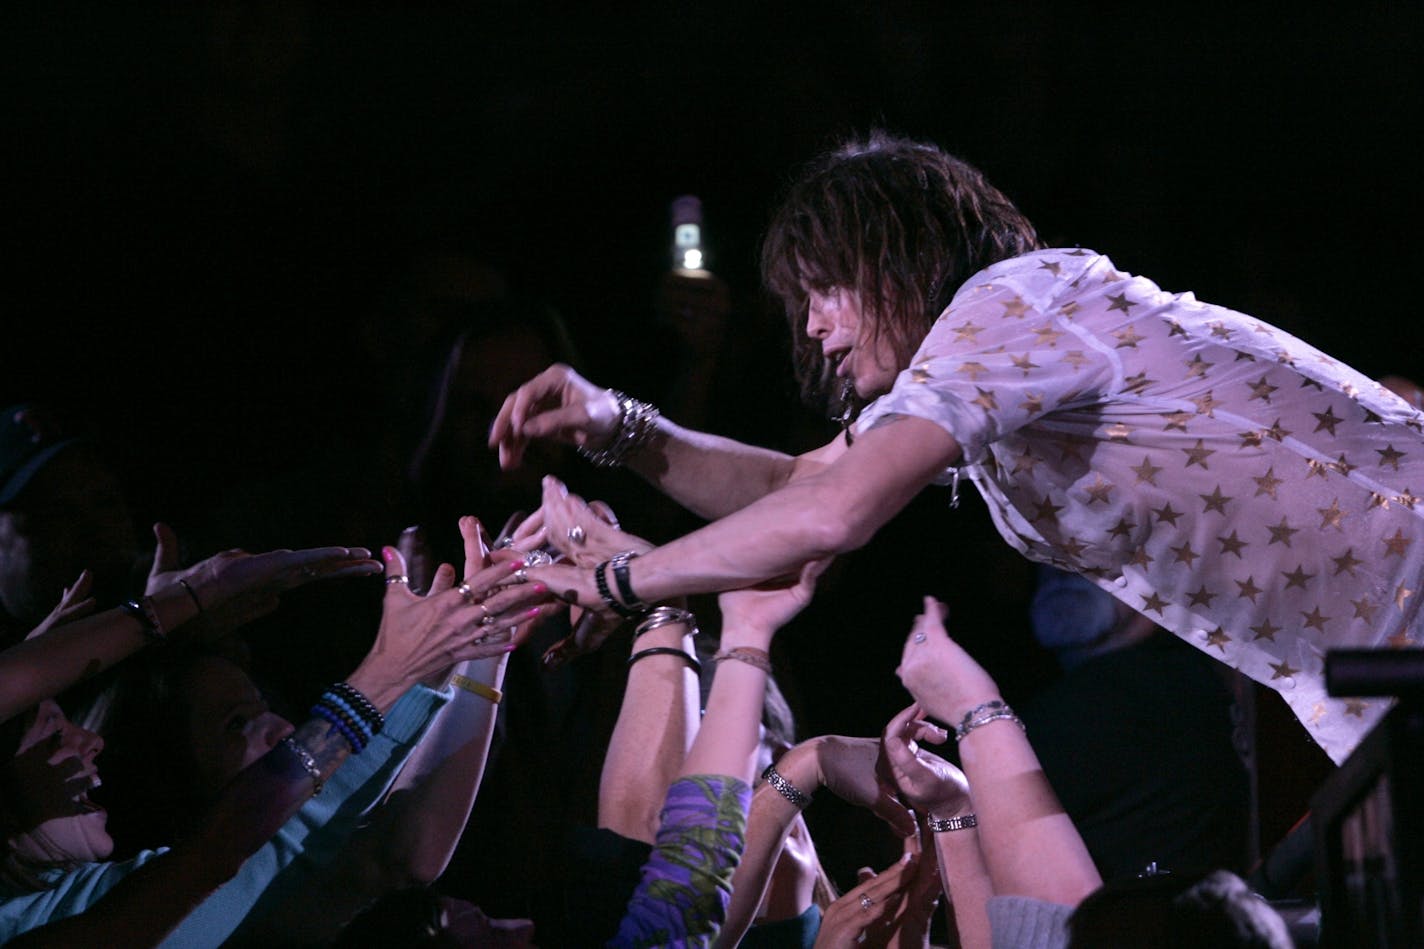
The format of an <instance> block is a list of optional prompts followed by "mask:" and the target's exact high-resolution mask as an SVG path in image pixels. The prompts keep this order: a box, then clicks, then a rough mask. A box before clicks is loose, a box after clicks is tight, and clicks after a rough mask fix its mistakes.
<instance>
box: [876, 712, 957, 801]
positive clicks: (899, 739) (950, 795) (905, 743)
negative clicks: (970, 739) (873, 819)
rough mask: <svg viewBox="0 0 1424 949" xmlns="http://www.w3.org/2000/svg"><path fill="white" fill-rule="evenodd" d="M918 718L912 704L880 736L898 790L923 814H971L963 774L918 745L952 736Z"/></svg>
mask: <svg viewBox="0 0 1424 949" xmlns="http://www.w3.org/2000/svg"><path fill="white" fill-rule="evenodd" d="M919 716H920V707H919V706H918V705H911V706H910V707H909V708H907V709H905V710H904V711H903V712H901V713H900V714H898V715H896V716H895V717H894V718H892V719H890V723H889V724H888V725H886V726H885V731H884V733H883V734H882V735H881V737H880V744H881V747H882V748H883V749H884V750H885V760H886V762H887V763H888V764H889V766H890V776H891V778H893V779H894V782H895V787H896V788H898V789H899V791H900V795H901V796H902V797H903V798H904V799H905V801H906V802H907V803H908V804H909V805H910V806H911V807H913V808H914V809H915V810H916V811H917V812H919V813H920V814H921V815H927V816H929V815H932V816H934V817H958V816H960V815H961V814H967V813H969V811H970V809H971V805H970V801H969V782H968V781H966V780H965V778H964V772H962V771H960V770H959V769H958V768H956V767H955V766H954V765H952V764H950V763H949V762H948V761H945V760H944V759H943V758H941V757H940V756H939V755H936V754H931V753H930V752H928V751H925V750H924V749H923V748H921V747H920V746H919V742H922V741H929V742H933V743H934V744H937V745H938V744H943V743H944V742H945V741H946V740H947V739H948V738H949V734H948V733H947V732H946V731H945V730H944V729H943V728H940V727H939V726H938V725H933V724H931V723H930V722H927V721H924V720H922V719H921V718H920V717H919Z"/></svg>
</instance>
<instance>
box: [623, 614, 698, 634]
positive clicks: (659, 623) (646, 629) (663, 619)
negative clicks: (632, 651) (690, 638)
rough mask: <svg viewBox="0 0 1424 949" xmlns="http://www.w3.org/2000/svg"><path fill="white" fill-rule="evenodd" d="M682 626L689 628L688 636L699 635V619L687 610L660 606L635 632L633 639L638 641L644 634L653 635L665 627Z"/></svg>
mask: <svg viewBox="0 0 1424 949" xmlns="http://www.w3.org/2000/svg"><path fill="white" fill-rule="evenodd" d="M678 623H680V624H682V625H683V626H686V627H687V634H685V635H688V634H690V635H694V636H695V635H697V617H696V616H693V615H692V613H690V612H689V611H687V610H680V609H678V608H677V607H675V606H659V607H656V608H654V609H653V611H652V612H650V613H649V614H648V615H647V616H645V617H643V621H642V622H641V623H639V624H638V625H637V627H636V628H635V629H634V630H633V638H634V639H637V638H638V637H639V636H641V635H643V634H644V633H651V632H652V631H653V630H655V629H662V628H663V627H664V626H672V625H674V624H678Z"/></svg>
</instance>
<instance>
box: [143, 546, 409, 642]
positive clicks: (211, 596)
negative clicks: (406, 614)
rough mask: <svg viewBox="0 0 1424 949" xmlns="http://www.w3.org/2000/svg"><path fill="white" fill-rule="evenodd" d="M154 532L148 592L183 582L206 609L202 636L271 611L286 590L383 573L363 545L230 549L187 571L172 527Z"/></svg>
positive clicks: (222, 631)
mask: <svg viewBox="0 0 1424 949" xmlns="http://www.w3.org/2000/svg"><path fill="white" fill-rule="evenodd" d="M153 534H154V537H155V538H156V539H157V541H158V546H157V548H156V549H155V550H154V553H153V567H152V569H150V570H149V573H148V583H147V585H146V587H145V590H144V592H145V593H146V594H148V595H150V596H152V595H153V594H154V593H155V592H157V591H158V590H161V589H163V588H164V587H167V586H171V585H173V584H175V583H177V582H178V581H180V580H183V581H185V582H186V583H187V584H188V587H189V589H190V590H192V592H193V595H194V596H195V597H196V598H197V600H198V602H199V603H200V604H201V605H202V619H203V620H205V621H206V622H205V628H203V629H202V630H201V635H202V636H203V638H205V639H215V638H217V637H219V636H221V635H223V634H225V633H228V632H231V631H232V630H234V629H237V628H238V627H240V626H242V625H244V624H245V623H249V622H251V621H252V620H255V619H257V618H259V617H261V616H265V615H266V614H268V613H270V612H272V611H273V610H275V609H276V608H277V604H278V600H279V597H280V596H281V594H282V593H284V592H286V591H287V590H292V589H295V588H297V587H299V586H302V585H304V584H307V583H311V582H312V581H313V580H334V579H338V578H341V577H366V576H371V575H372V574H375V573H378V572H380V569H381V567H380V564H378V563H377V562H376V561H374V560H372V559H371V552H370V551H369V550H367V549H366V548H364V547H314V548H309V549H306V550H273V551H269V552H267V553H265V554H249V553H247V552H246V551H243V550H227V551H224V552H222V553H220V554H217V555H216V556H213V557H209V558H208V559H207V560H204V561H201V562H199V563H197V564H195V565H193V566H191V567H188V568H187V569H183V568H182V567H180V566H179V560H178V537H177V535H176V534H174V533H173V528H171V527H169V526H168V525H167V524H162V523H160V524H154V525H153Z"/></svg>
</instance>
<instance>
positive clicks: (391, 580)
mask: <svg viewBox="0 0 1424 949" xmlns="http://www.w3.org/2000/svg"><path fill="white" fill-rule="evenodd" d="M395 583H400V584H407V583H410V577H408V576H406V575H405V574H403V573H398V574H396V575H395V576H393V577H386V586H391V585H392V584H395Z"/></svg>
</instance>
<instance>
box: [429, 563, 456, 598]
mask: <svg viewBox="0 0 1424 949" xmlns="http://www.w3.org/2000/svg"><path fill="white" fill-rule="evenodd" d="M457 576H458V574H456V573H455V568H454V567H452V566H450V565H449V564H448V563H442V564H441V565H440V566H438V567H436V568H435V576H433V577H431V578H430V593H429V594H428V595H429V596H439V595H440V594H442V593H444V592H446V591H448V590H453V589H454V588H455V578H456V577H457Z"/></svg>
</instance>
